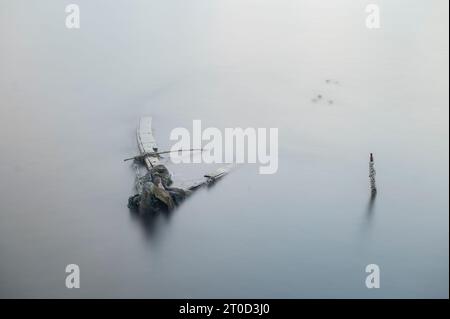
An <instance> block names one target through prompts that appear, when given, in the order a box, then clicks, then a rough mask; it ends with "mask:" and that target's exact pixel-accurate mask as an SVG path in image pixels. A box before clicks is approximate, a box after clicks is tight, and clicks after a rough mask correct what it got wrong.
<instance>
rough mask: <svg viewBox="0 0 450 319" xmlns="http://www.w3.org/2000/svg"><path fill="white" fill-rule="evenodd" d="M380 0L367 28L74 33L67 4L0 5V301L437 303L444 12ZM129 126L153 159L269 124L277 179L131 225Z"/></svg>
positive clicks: (219, 5)
mask: <svg viewBox="0 0 450 319" xmlns="http://www.w3.org/2000/svg"><path fill="white" fill-rule="evenodd" d="M378 2H379V3H380V6H381V9H382V11H381V12H382V15H381V19H382V20H381V29H379V30H368V29H367V28H366V27H365V24H364V21H365V18H366V13H365V11H364V9H365V5H366V4H367V3H369V2H368V1H350V0H341V1H332V0H329V1H320V2H319V1H312V0H305V1H301V0H289V1H288V0H282V1H269V0H265V1H256V0H245V1H242V0H239V1H238V0H232V1H206V0H203V1H202V0H196V1H181V0H171V1H106V0H105V1H98V0H96V1H84V0H83V1H82V0H78V1H77V3H78V4H79V5H80V9H81V28H80V29H79V30H68V29H66V28H65V25H64V19H65V13H64V7H65V3H64V2H62V3H55V2H54V1H34V2H30V1H16V0H14V1H13V0H1V1H0V39H1V41H0V124H1V125H0V136H1V138H0V150H1V155H2V156H1V158H0V297H4V298H5V297H6V298H12V297H14V298H15V297H43V298H46V297H63V298H66V297H67V298H70V297H74V298H79V297H100V298H103V297H120V298H129V297H137V298H166V297H170V298H184V297H192V298H195V297H201V298H206V297H210V298H216V297H225V298H229V297H237V298H238V297H254V298H256V297H260V298H266V297H268V298H278V297H285V298H309V297H332V298H340V297H360V298H371V297H426V298H428V297H439V298H444V297H445V298H448V282H449V278H448V269H449V268H448V267H449V264H448V260H449V255H448V251H449V250H448V248H449V247H448V238H449V237H448V236H449V228H448V222H449V219H448V176H449V175H448V102H449V99H448V84H449V83H448V52H449V51H448V2H447V1H444V0H442V1H438V0H436V1H424V0H415V1H410V0H409V1H406V0H396V1H378ZM327 79H332V80H336V81H337V83H334V82H333V83H327V82H326V80H327ZM319 94H320V95H322V96H323V98H322V99H321V100H320V101H317V102H314V101H313V99H314V98H315V97H316V96H317V95H319ZM329 101H332V103H330V102H329ZM142 115H152V116H153V117H154V124H155V134H156V138H157V140H158V142H159V144H160V147H161V149H164V148H168V147H170V145H171V144H170V140H169V133H170V130H171V129H172V128H174V127H179V126H184V127H187V128H191V126H192V120H193V119H201V120H202V121H203V124H204V125H205V127H206V126H214V127H218V128H225V127H278V128H279V132H280V140H279V154H280V159H279V170H278V173H277V174H274V175H266V176H262V175H258V171H257V166H255V165H242V166H240V167H238V168H237V169H236V170H235V171H234V172H233V173H232V174H231V175H229V176H228V177H227V178H226V179H224V180H223V181H222V182H220V183H219V184H217V185H216V187H213V188H211V189H209V190H202V191H200V192H198V193H197V194H195V196H193V197H192V198H190V199H189V200H188V201H187V202H186V203H185V204H184V205H182V206H181V207H180V208H179V209H178V210H176V211H175V212H174V213H173V214H171V215H170V216H159V217H158V218H155V219H153V220H150V221H143V220H141V219H139V218H136V217H135V216H134V215H133V214H130V212H129V210H128V209H127V207H126V203H127V198H128V196H129V195H130V194H132V193H133V191H134V190H133V182H134V173H133V170H132V167H131V166H130V165H129V164H128V163H123V162H122V159H123V158H125V157H128V156H130V155H133V154H135V153H136V151H137V147H136V142H135V129H136V125H137V123H138V119H139V117H140V116H142ZM369 152H373V153H374V154H375V160H376V169H377V183H378V186H379V194H378V197H377V199H376V201H375V203H374V205H373V207H370V203H369V194H368V189H367V188H368V177H367V175H368V154H369ZM170 168H171V169H173V170H174V172H176V173H175V177H177V176H180V175H177V174H178V173H179V174H182V172H183V169H182V168H181V169H180V167H170ZM200 169H204V170H205V171H208V170H209V167H208V166H206V165H205V166H204V167H200ZM70 263H76V264H78V265H79V266H80V268H81V288H80V289H72V290H68V289H66V288H65V284H64V282H65V272H64V270H65V266H66V265H67V264H70ZM370 263H376V264H378V265H379V266H380V268H381V288H380V289H377V290H375V289H372V290H369V289H367V288H366V287H365V284H364V280H365V276H366V273H365V272H364V268H365V266H366V265H367V264H370Z"/></svg>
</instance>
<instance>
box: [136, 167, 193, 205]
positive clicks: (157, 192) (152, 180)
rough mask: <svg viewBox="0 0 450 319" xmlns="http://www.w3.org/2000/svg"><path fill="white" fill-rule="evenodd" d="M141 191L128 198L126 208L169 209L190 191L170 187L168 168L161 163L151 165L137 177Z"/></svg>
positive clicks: (179, 202)
mask: <svg viewBox="0 0 450 319" xmlns="http://www.w3.org/2000/svg"><path fill="white" fill-rule="evenodd" d="M139 179H140V180H139V183H140V185H141V188H142V189H141V192H140V193H138V194H136V195H133V196H131V197H130V198H129V199H128V208H130V209H134V210H138V211H153V212H164V211H171V210H173V209H174V208H175V206H178V205H180V204H181V202H182V201H183V200H184V199H185V198H186V197H187V196H188V195H189V194H190V193H191V192H190V191H188V190H184V189H181V188H176V187H171V186H170V185H171V184H172V178H171V177H170V173H169V170H168V169H167V168H166V167H165V166H164V165H162V164H160V165H157V166H155V167H153V168H152V169H151V170H150V171H149V172H148V173H147V174H145V175H144V176H142V177H139Z"/></svg>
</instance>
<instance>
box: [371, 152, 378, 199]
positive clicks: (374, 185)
mask: <svg viewBox="0 0 450 319" xmlns="http://www.w3.org/2000/svg"><path fill="white" fill-rule="evenodd" d="M374 165H375V163H374V161H373V154H372V153H370V161H369V180H370V192H371V194H372V196H375V194H376V193H377V185H376V184H375V175H376V171H375V167H374Z"/></svg>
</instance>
